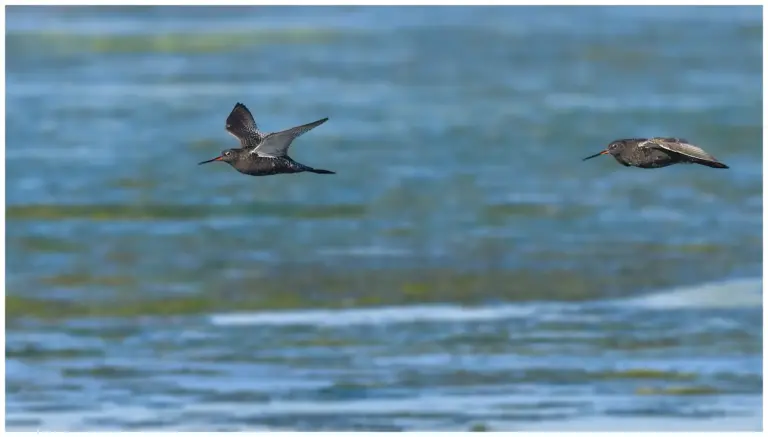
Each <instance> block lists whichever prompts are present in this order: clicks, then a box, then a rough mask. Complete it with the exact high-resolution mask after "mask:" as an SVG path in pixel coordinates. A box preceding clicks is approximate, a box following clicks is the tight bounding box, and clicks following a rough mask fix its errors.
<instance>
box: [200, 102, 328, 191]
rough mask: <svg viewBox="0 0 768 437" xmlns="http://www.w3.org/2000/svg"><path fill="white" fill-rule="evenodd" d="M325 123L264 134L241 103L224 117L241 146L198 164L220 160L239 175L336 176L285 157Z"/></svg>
mask: <svg viewBox="0 0 768 437" xmlns="http://www.w3.org/2000/svg"><path fill="white" fill-rule="evenodd" d="M326 121H328V117H326V118H323V119H320V120H317V121H313V122H312V123H307V124H303V125H301V126H296V127H292V128H290V129H286V130H283V131H279V132H271V133H264V132H262V131H260V130H259V128H258V126H257V125H256V120H254V118H253V115H252V114H251V111H249V110H248V108H247V107H246V106H245V105H244V104H242V103H240V102H237V103H236V104H235V107H234V108H233V109H232V112H231V113H230V114H229V117H227V123H226V130H227V132H229V133H230V134H231V135H232V136H234V137H235V138H237V139H238V140H239V141H240V147H239V148H233V149H227V150H223V151H222V152H221V155H219V156H217V157H216V158H213V159H209V160H207V161H203V162H200V163H198V165H202V164H207V163H209V162H214V161H223V162H226V163H227V164H229V165H231V166H232V167H234V168H235V170H237V171H239V172H240V173H243V174H246V175H250V176H269V175H276V174H285V173H302V172H311V173H317V174H336V173H335V172H333V171H330V170H323V169H318V168H313V167H310V166H307V165H304V164H301V163H299V162H296V161H294V160H293V159H291V158H290V157H289V156H288V148H289V147H290V146H291V143H292V142H293V140H295V139H296V138H298V137H299V136H301V135H303V134H305V133H307V132H309V131H310V130H312V129H314V128H316V127H318V126H320V125H321V124H323V123H325V122H326Z"/></svg>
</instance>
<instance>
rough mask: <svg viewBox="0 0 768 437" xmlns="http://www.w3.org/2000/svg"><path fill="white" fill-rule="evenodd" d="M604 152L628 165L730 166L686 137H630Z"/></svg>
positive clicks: (615, 142)
mask: <svg viewBox="0 0 768 437" xmlns="http://www.w3.org/2000/svg"><path fill="white" fill-rule="evenodd" d="M600 155H612V156H613V157H614V158H615V159H616V161H618V162H619V164H621V165H624V166H626V167H630V166H633V167H639V168H660V167H666V166H669V165H673V164H701V165H706V166H707V167H712V168H728V166H727V165H725V164H723V163H722V162H720V161H718V160H717V159H715V157H714V156H712V155H710V154H709V153H707V152H705V151H704V150H702V149H701V148H699V147H697V146H694V145H693V144H690V143H688V141H687V140H684V139H682V138H663V137H654V138H651V139H646V138H628V139H623V140H616V141H613V142H611V144H609V145H608V147H607V148H606V149H605V150H603V151H602V152H600V153H596V154H594V155H592V156H588V157H586V158H584V161H586V160H587V159H592V158H595V157H597V156H600Z"/></svg>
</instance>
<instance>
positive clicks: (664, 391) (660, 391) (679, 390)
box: [635, 385, 722, 396]
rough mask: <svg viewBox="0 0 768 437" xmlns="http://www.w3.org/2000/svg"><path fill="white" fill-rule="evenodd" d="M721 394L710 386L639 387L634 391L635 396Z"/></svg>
mask: <svg viewBox="0 0 768 437" xmlns="http://www.w3.org/2000/svg"><path fill="white" fill-rule="evenodd" d="M720 393H722V391H721V390H718V389H716V388H714V387H710V386H705V385H704V386H672V387H639V388H638V389H637V390H635V394H637V395H646V396H648V395H651V396H652V395H668V396H699V395H714V394H720Z"/></svg>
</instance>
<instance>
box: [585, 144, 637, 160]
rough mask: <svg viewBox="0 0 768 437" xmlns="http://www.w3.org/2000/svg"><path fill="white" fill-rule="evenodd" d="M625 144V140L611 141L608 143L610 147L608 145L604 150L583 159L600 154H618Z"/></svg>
mask: <svg viewBox="0 0 768 437" xmlns="http://www.w3.org/2000/svg"><path fill="white" fill-rule="evenodd" d="M625 144H626V143H625V142H624V140H617V141H613V142H611V144H608V147H606V148H605V150H603V151H602V152H600V153H595V154H594V155H592V156H587V157H586V158H584V159H583V160H582V161H586V160H587V159H592V158H596V157H598V156H600V155H614V156H615V155H618V154H619V153H621V151H622V150H623V149H624V145H625Z"/></svg>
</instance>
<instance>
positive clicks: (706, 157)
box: [643, 137, 718, 162]
mask: <svg viewBox="0 0 768 437" xmlns="http://www.w3.org/2000/svg"><path fill="white" fill-rule="evenodd" d="M643 147H661V148H662V149H666V150H669V151H672V152H675V153H679V154H681V155H685V156H689V157H691V158H696V159H701V160H703V161H711V162H718V161H717V159H715V157H714V156H712V155H710V154H709V153H707V152H705V151H704V150H702V149H701V148H700V147H697V146H694V145H693V144H690V143H688V140H685V139H683V138H663V137H655V138H651V139H650V140H648V141H647V142H646V143H645V144H643Z"/></svg>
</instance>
